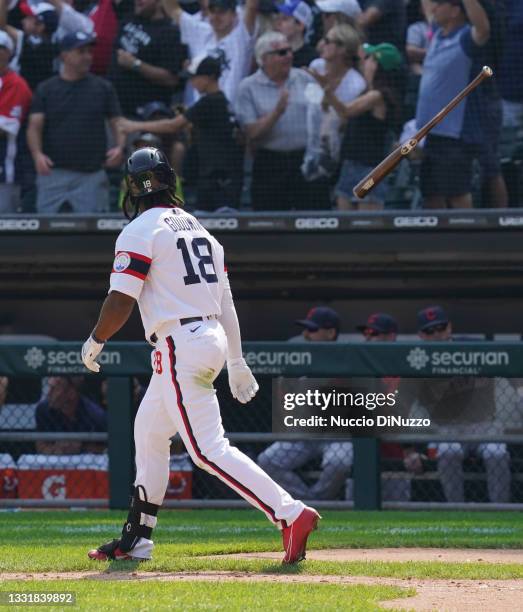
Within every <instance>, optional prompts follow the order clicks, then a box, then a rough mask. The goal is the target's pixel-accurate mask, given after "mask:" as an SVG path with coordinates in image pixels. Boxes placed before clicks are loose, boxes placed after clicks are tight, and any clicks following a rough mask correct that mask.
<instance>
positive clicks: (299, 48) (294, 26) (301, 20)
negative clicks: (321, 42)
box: [274, 0, 318, 68]
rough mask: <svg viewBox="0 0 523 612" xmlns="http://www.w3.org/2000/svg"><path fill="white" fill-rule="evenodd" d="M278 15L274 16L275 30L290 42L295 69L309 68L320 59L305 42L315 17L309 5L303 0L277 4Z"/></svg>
mask: <svg viewBox="0 0 523 612" xmlns="http://www.w3.org/2000/svg"><path fill="white" fill-rule="evenodd" d="M274 6H275V7H276V9H277V11H278V12H277V13H276V15H275V16H274V29H275V30H276V31H278V32H281V33H282V34H284V35H285V36H286V37H287V40H288V41H289V42H290V44H291V47H292V51H293V56H292V65H293V66H294V68H302V67H303V66H308V65H309V64H310V63H311V62H312V60H314V59H316V58H317V57H318V53H317V52H316V49H315V48H314V47H313V46H312V45H310V44H308V43H307V42H305V39H306V37H307V34H308V31H309V30H310V29H311V27H312V22H313V15H312V10H311V8H310V7H309V5H308V4H307V3H306V2H304V1H303V0H298V1H296V0H294V1H292V2H285V3H283V4H279V3H277V2H276V3H275V5H274Z"/></svg>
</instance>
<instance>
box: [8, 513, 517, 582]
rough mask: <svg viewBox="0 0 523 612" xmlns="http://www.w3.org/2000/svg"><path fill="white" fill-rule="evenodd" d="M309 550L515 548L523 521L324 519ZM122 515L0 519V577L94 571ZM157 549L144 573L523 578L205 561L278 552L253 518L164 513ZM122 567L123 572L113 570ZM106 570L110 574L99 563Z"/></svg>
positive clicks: (498, 571) (442, 569)
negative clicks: (94, 558)
mask: <svg viewBox="0 0 523 612" xmlns="http://www.w3.org/2000/svg"><path fill="white" fill-rule="evenodd" d="M323 517H324V520H323V521H322V522H321V525H320V530H319V531H317V532H315V533H314V534H313V535H312V536H311V541H310V548H316V549H318V548H348V547H356V548H363V547H365V548H379V547H389V546H390V547H395V546H403V547H408V546H422V547H427V546H431V547H432V546H434V547H446V548H453V547H469V548H519V547H522V546H523V544H522V543H523V519H522V518H521V516H520V514H519V513H508V512H507V513H495V512H483V513H479V512H478V513H466V512H323ZM124 518H125V513H123V512H65V511H64V512H57V511H54V512H38V511H36V512H35V511H31V512H25V511H22V512H6V513H2V514H1V524H2V530H1V531H2V538H1V540H0V542H1V544H0V571H3V572H45V571H62V572H67V571H82V570H87V569H91V570H92V569H93V566H94V567H99V566H95V565H94V564H93V562H91V561H89V560H88V559H87V556H86V551H87V549H88V548H90V547H95V546H98V545H99V544H101V543H102V542H104V541H106V540H108V539H111V538H113V537H116V536H117V535H118V533H119V531H120V529H121V525H122V522H123V520H124ZM154 539H155V542H156V543H157V545H158V546H157V547H156V549H155V553H154V559H153V561H151V562H149V563H146V564H141V565H140V570H143V571H165V572H181V571H199V570H213V569H214V570H235V571H246V572H262V571H263V572H284V573H293V572H300V573H307V574H335V575H370V576H389V577H391V576H395V577H402V578H403V577H405V578H407V577H412V578H422V577H427V578H429V577H431V578H471V579H486V578H500V579H503V578H523V564H521V565H519V564H495V565H494V564H484V565H479V564H474V563H461V564H460V563H430V562H415V563H414V562H412V563H398V562H394V563H392V562H391V563H380V562H377V563H374V562H357V561H354V562H343V563H336V562H320V561H316V562H311V561H308V562H306V563H304V564H301V565H300V566H298V568H285V567H284V568H282V567H281V565H280V564H279V561H277V560H275V561H272V560H263V559H205V558H202V556H203V555H211V554H220V553H234V552H252V551H280V550H281V538H280V535H279V533H278V532H277V530H276V529H274V527H272V526H271V525H270V524H269V523H268V521H267V520H266V519H265V518H264V517H263V516H262V515H261V514H260V513H257V512H255V511H251V510H237V511H219V510H208V511H203V510H194V511H163V512H162V513H161V515H160V521H159V525H158V527H157V529H156V530H155V532H154ZM114 565H115V566H116V567H117V568H118V569H120V568H124V567H125V565H126V564H121V563H117V564H114ZM102 567H104V568H105V567H107V566H106V565H103V566H102Z"/></svg>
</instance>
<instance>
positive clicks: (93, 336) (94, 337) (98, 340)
mask: <svg viewBox="0 0 523 612" xmlns="http://www.w3.org/2000/svg"><path fill="white" fill-rule="evenodd" d="M91 338H92V339H93V340H94V341H95V342H97V343H98V344H105V340H100V338H97V337H96V336H95V335H94V332H93V333H92V334H91Z"/></svg>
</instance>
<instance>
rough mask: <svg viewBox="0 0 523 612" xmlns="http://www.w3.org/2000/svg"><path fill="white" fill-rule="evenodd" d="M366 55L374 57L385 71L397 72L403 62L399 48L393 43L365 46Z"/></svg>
mask: <svg viewBox="0 0 523 612" xmlns="http://www.w3.org/2000/svg"><path fill="white" fill-rule="evenodd" d="M363 51H364V52H365V54H366V55H373V56H374V57H375V58H376V61H377V62H378V64H379V65H380V66H381V67H382V68H383V70H396V68H399V67H400V66H401V64H402V62H403V58H402V57H401V53H400V52H399V51H398V48H397V47H395V46H394V45H392V44H391V43H380V44H379V45H369V44H367V43H365V44H364V45H363Z"/></svg>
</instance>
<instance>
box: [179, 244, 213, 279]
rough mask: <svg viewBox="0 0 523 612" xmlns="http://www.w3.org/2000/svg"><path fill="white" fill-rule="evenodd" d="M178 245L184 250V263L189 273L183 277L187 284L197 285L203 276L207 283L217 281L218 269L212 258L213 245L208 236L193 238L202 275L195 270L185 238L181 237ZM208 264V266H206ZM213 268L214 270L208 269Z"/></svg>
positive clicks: (194, 250) (194, 249)
mask: <svg viewBox="0 0 523 612" xmlns="http://www.w3.org/2000/svg"><path fill="white" fill-rule="evenodd" d="M176 247H177V248H178V249H180V251H181V252H182V257H183V263H184V264H185V270H186V272H187V274H186V275H185V276H184V277H183V282H184V283H185V284H186V285H195V284H196V283H201V282H202V280H201V279H202V278H203V280H204V281H205V282H207V283H217V282H218V277H217V276H216V269H215V267H214V261H213V260H212V247H211V243H210V242H209V241H208V240H207V238H193V239H192V240H191V249H192V252H193V253H194V255H195V257H196V259H197V260H198V268H199V270H200V276H201V278H200V276H199V275H198V274H197V273H196V271H195V270H194V266H193V262H192V259H191V255H190V253H189V249H188V248H187V243H186V241H185V238H179V239H178V241H177V242H176ZM206 266H207V268H206ZM209 268H210V269H212V272H210V271H208V269H209Z"/></svg>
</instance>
